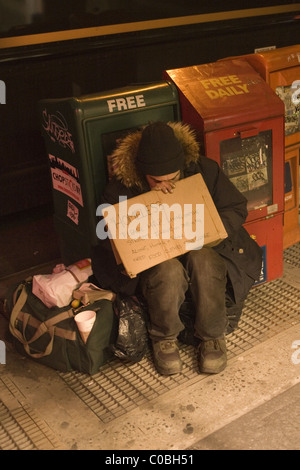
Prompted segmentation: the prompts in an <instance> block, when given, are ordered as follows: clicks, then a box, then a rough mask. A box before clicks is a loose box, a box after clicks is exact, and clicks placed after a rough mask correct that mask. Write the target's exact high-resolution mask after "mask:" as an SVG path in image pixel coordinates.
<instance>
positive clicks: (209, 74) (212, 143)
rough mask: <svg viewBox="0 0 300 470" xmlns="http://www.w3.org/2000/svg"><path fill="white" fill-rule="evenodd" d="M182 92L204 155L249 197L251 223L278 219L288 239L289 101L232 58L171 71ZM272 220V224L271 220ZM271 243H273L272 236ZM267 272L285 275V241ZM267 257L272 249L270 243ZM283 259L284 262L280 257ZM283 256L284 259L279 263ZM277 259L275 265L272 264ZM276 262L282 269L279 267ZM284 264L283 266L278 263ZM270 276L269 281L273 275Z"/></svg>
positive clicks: (184, 116)
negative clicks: (286, 116) (286, 117)
mask: <svg viewBox="0 0 300 470" xmlns="http://www.w3.org/2000/svg"><path fill="white" fill-rule="evenodd" d="M164 78H165V79H167V80H172V81H173V82H174V83H175V85H176V87H177V89H178V94H179V100H180V104H181V115H182V120H183V121H184V122H187V123H189V124H191V125H192V126H193V127H194V128H195V129H196V132H197V134H198V138H199V140H200V141H201V143H202V145H203V153H204V154H205V155H206V156H207V157H209V158H212V159H213V160H216V161H217V162H218V163H219V165H220V167H221V168H222V169H223V171H224V172H225V173H226V174H227V176H228V177H229V179H230V180H231V181H232V182H233V183H234V184H235V185H236V187H237V188H238V189H239V190H240V191H241V192H242V193H243V194H244V195H245V197H246V198H247V200H248V212H249V213H248V218H247V221H246V223H250V222H256V223H257V224H259V223H260V224H261V227H262V230H264V228H263V227H264V226H265V224H266V221H267V220H269V218H270V217H271V218H273V217H274V218H275V217H276V216H280V217H278V218H277V219H276V220H278V221H281V226H280V222H278V223H277V225H276V227H277V228H276V232H275V233H274V234H273V235H275V236H276V237H277V238H278V241H279V240H280V239H282V237H283V223H282V215H283V211H284V104H283V102H282V101H281V99H280V98H279V97H278V96H277V95H276V93H275V92H274V91H273V90H272V89H271V88H270V87H269V86H268V85H267V84H266V82H265V80H264V79H263V78H262V77H261V76H260V75H259V74H258V73H257V72H256V71H255V70H254V69H253V67H251V66H250V65H249V64H248V63H247V61H245V60H239V59H232V60H226V61H218V62H214V63H209V64H203V65H197V66H191V67H184V68H181V69H175V70H167V71H165V72H164ZM268 223H269V222H268ZM268 243H271V241H270V240H268ZM276 247H277V249H278V250H279V251H278V252H277V253H276V256H275V257H276V258H277V260H276V261H275V259H274V260H273V259H272V260H271V259H268V260H267V261H266V262H267V265H270V266H269V268H268V273H271V275H272V276H274V273H275V272H276V275H277V277H279V276H281V275H282V256H283V249H282V243H280V242H278V243H277V244H276ZM266 251H267V257H269V256H270V253H272V257H273V255H274V253H273V249H270V248H268V247H267V250H266ZM278 260H279V261H278ZM280 260H281V262H280ZM272 263H274V269H273V268H272ZM275 264H276V266H278V267H275ZM279 264H280V266H279ZM266 280H270V277H269V274H268V277H267V279H266Z"/></svg>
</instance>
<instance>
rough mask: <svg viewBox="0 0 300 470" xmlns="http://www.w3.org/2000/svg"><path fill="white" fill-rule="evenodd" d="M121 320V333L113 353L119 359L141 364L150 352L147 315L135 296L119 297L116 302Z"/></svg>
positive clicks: (117, 312) (116, 308)
mask: <svg viewBox="0 0 300 470" xmlns="http://www.w3.org/2000/svg"><path fill="white" fill-rule="evenodd" d="M114 309H115V313H116V315H117V317H118V319H119V333H118V337H117V340H116V342H115V344H114V345H113V346H112V350H113V353H114V354H115V356H117V357H118V358H119V359H123V360H129V361H132V362H139V361H140V360H141V359H143V357H144V356H145V354H146V352H147V350H148V341H149V340H148V331H147V313H146V307H145V305H144V304H143V303H142V302H141V301H139V300H138V298H137V297H135V296H121V295H118V296H117V298H116V300H115V302H114Z"/></svg>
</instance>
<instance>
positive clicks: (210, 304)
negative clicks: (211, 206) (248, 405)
mask: <svg viewBox="0 0 300 470" xmlns="http://www.w3.org/2000/svg"><path fill="white" fill-rule="evenodd" d="M111 161H112V165H113V173H114V176H113V178H112V179H111V180H110V182H109V183H108V185H107V187H106V189H105V191H104V195H103V202H106V203H109V204H112V205H113V204H117V203H118V202H119V196H126V197H127V198H131V197H134V196H138V195H139V194H141V193H143V192H147V191H149V190H155V191H163V192H164V193H168V192H173V190H174V188H175V186H176V181H178V180H179V179H180V178H186V177H188V176H192V175H194V174H196V173H201V175H202V176H203V178H204V181H205V183H206V185H207V187H208V190H209V192H210V194H211V196H212V199H213V201H214V203H215V206H216V208H217V210H218V213H219V215H220V217H221V220H222V222H223V224H224V227H225V229H226V231H227V234H228V237H227V238H226V239H225V240H223V241H222V242H221V243H220V244H218V245H217V246H215V247H213V248H208V247H203V248H202V249H198V250H192V251H190V252H188V253H186V254H184V255H182V256H180V257H178V258H174V259H170V260H167V261H164V262H162V263H161V264H158V265H157V266H154V267H151V268H149V269H147V270H145V271H143V272H142V273H140V274H139V275H138V276H137V277H136V278H134V279H130V278H129V277H128V276H126V275H125V274H123V273H122V272H121V271H120V270H119V268H118V267H117V264H116V262H115V258H114V255H113V252H112V250H111V246H110V241H109V239H106V240H101V241H100V243H99V246H98V247H97V248H96V249H95V251H94V254H93V256H92V265H93V272H94V276H95V277H96V279H97V283H98V284H99V285H100V286H101V287H102V288H105V289H111V290H112V291H114V292H116V293H123V294H128V295H133V294H134V293H136V292H139V293H141V294H142V296H143V297H144V299H145V300H146V303H147V307H148V314H149V327H148V331H149V336H150V339H151V341H152V347H153V358H154V364H155V366H156V369H157V371H158V372H159V373H161V374H164V375H171V374H176V373H179V372H180V371H181V369H182V361H181V358H180V353H179V349H178V344H177V337H178V335H179V333H180V332H181V331H182V330H183V329H184V325H183V324H182V321H181V319H180V315H179V310H180V307H181V305H182V303H183V302H184V300H185V297H186V294H187V291H188V292H189V295H191V297H192V300H193V303H194V309H195V322H194V334H195V337H197V338H199V339H200V341H199V342H198V345H197V361H198V367H199V372H200V373H207V374H217V373H219V372H221V371H222V370H224V369H225V367H226V365H227V354H226V341H225V334H226V333H228V332H230V331H233V329H234V328H236V326H237V323H238V320H239V318H240V316H241V313H242V307H243V303H244V300H245V299H246V296H247V294H248V292H249V290H250V288H251V286H252V285H253V283H254V282H255V280H256V279H258V277H259V275H260V271H261V264H262V255H261V249H260V247H259V246H258V245H257V244H256V242H255V241H254V240H252V238H251V237H250V236H249V235H248V233H247V232H246V230H245V229H244V228H243V227H242V224H243V223H244V222H245V220H246V217H247V208H246V206H247V201H246V199H245V198H244V196H243V195H242V194H241V193H240V192H239V191H238V190H237V189H236V187H235V186H234V185H233V184H232V183H231V182H230V181H229V179H228V178H227V177H226V176H225V174H224V173H223V172H222V171H221V169H220V167H219V165H218V164H217V162H215V161H213V160H211V159H209V158H206V157H203V156H200V154H199V144H198V142H197V139H196V137H195V135H194V132H193V130H192V129H191V128H190V127H189V126H188V125H186V124H182V123H179V122H177V123H171V122H170V123H168V124H167V123H163V122H154V123H151V124H149V125H148V126H146V127H145V128H144V129H143V130H138V131H135V132H132V133H131V134H128V135H127V136H126V137H124V138H123V139H122V140H121V141H120V142H119V143H118V146H117V148H116V150H115V151H114V152H113V154H112V156H111ZM191 191H192V188H191Z"/></svg>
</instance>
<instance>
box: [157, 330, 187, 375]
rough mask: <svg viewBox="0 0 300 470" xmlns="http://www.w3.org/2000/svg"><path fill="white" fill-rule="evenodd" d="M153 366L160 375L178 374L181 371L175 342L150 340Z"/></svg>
mask: <svg viewBox="0 0 300 470" xmlns="http://www.w3.org/2000/svg"><path fill="white" fill-rule="evenodd" d="M152 347H153V356H154V364H155V367H156V369H157V371H158V372H159V373H160V374H162V375H172V374H178V373H179V372H181V370H182V362H181V359H180V354H179V349H178V346H177V342H176V341H175V340H166V339H164V340H152Z"/></svg>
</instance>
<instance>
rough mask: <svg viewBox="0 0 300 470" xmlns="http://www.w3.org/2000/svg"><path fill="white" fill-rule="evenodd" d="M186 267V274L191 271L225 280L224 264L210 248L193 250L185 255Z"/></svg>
mask: <svg viewBox="0 0 300 470" xmlns="http://www.w3.org/2000/svg"><path fill="white" fill-rule="evenodd" d="M186 266H187V269H188V272H191V271H193V270H197V271H200V272H202V273H206V276H207V275H209V273H210V274H211V275H213V276H216V277H218V278H219V279H225V276H226V272H227V269H226V264H225V261H224V260H223V258H222V257H221V256H220V255H219V254H218V253H217V252H216V251H215V250H213V249H212V248H209V247H203V248H201V249H200V250H193V251H190V252H189V253H188V254H187V259H186Z"/></svg>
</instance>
